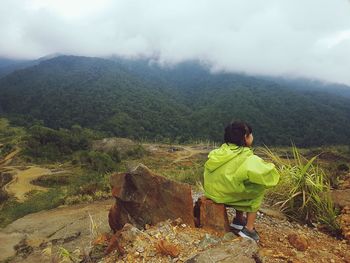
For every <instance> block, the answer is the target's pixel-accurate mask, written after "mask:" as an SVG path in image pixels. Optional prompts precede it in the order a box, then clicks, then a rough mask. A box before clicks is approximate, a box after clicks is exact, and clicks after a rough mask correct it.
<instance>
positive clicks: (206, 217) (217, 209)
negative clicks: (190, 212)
mask: <svg viewBox="0 0 350 263" xmlns="http://www.w3.org/2000/svg"><path fill="white" fill-rule="evenodd" d="M194 214H195V217H196V226H198V227H202V228H204V229H210V230H213V231H215V232H218V233H226V232H228V231H230V227H229V222H228V217H227V213H226V207H225V205H224V204H217V203H215V202H213V201H212V200H210V199H208V198H206V197H205V196H202V197H200V198H198V201H197V202H196V204H195V207H194Z"/></svg>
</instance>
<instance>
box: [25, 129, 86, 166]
mask: <svg viewBox="0 0 350 263" xmlns="http://www.w3.org/2000/svg"><path fill="white" fill-rule="evenodd" d="M91 139H92V138H91V136H90V134H89V133H87V132H85V131H84V130H83V129H82V128H81V127H80V126H77V125H76V126H74V127H73V128H72V130H67V129H60V130H54V129H50V128H47V127H43V126H39V125H35V126H33V127H31V128H30V129H28V135H27V136H26V137H25V138H24V141H25V147H24V151H23V152H24V154H25V155H28V156H30V157H33V158H35V159H39V160H48V161H56V160H67V159H69V158H70V156H71V155H72V154H73V153H74V152H76V151H80V150H87V149H89V147H90V142H91Z"/></svg>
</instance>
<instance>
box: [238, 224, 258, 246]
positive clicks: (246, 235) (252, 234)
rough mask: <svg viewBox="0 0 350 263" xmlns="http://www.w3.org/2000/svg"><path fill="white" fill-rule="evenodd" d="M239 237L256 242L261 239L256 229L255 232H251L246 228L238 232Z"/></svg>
mask: <svg viewBox="0 0 350 263" xmlns="http://www.w3.org/2000/svg"><path fill="white" fill-rule="evenodd" d="M238 235H240V236H241V237H244V238H248V239H251V240H253V241H255V242H259V239H260V237H259V235H258V232H256V230H255V229H254V230H253V231H249V230H248V229H247V228H246V227H243V229H242V230H241V231H239V232H238Z"/></svg>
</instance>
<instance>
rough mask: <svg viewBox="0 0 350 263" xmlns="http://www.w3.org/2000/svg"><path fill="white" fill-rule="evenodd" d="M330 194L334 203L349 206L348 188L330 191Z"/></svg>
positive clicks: (349, 193) (349, 190)
mask: <svg viewBox="0 0 350 263" xmlns="http://www.w3.org/2000/svg"><path fill="white" fill-rule="evenodd" d="M331 196H332V199H333V202H334V204H335V205H337V206H339V207H341V208H343V207H345V206H349V207H350V189H345V190H334V191H331Z"/></svg>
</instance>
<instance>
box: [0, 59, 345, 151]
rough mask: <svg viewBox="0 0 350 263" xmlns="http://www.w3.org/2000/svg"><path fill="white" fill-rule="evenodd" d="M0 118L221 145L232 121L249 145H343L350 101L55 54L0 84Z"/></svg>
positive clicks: (233, 77)
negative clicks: (250, 138) (243, 126)
mask: <svg viewBox="0 0 350 263" xmlns="http://www.w3.org/2000/svg"><path fill="white" fill-rule="evenodd" d="M0 109H2V114H3V115H6V116H7V117H9V118H10V119H11V120H12V121H13V122H15V123H16V124H20V125H26V126H30V125H32V124H33V123H38V121H39V123H40V121H42V124H43V125H45V126H48V127H51V128H60V127H64V128H70V127H71V126H72V125H74V124H79V125H81V126H83V127H88V128H92V129H95V130H99V131H102V132H104V133H105V134H106V135H116V136H122V137H131V138H137V139H142V138H144V139H158V140H170V141H177V142H186V141H190V140H193V139H210V140H215V141H218V142H219V141H221V140H222V132H223V128H224V125H225V124H226V123H227V122H229V121H230V120H232V119H242V120H246V121H248V122H250V123H251V124H252V126H253V129H254V135H255V138H256V143H258V144H262V143H265V144H275V145H289V144H290V142H291V140H292V141H294V142H295V143H296V144H297V145H300V146H311V145H325V144H350V99H349V98H348V97H347V96H341V94H340V95H337V94H334V93H332V92H329V90H325V89H324V87H323V89H321V88H320V89H317V88H315V85H314V86H313V88H312V89H310V88H303V87H302V86H301V85H298V86H297V87H295V88H293V82H283V81H274V80H273V79H266V78H265V79H263V78H257V77H251V76H245V75H241V74H228V73H220V74H211V73H210V71H209V70H208V68H207V67H205V66H202V65H200V64H198V63H196V62H186V63H182V64H179V65H177V66H173V67H160V66H158V65H157V64H151V63H149V61H148V60H134V61H133V60H123V59H119V58H112V59H100V58H87V57H74V56H60V57H56V58H53V59H49V60H45V61H42V62H41V63H40V64H39V65H36V66H31V67H28V68H26V69H22V70H17V71H15V72H13V73H11V74H9V75H7V76H5V77H3V78H1V79H0Z"/></svg>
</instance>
